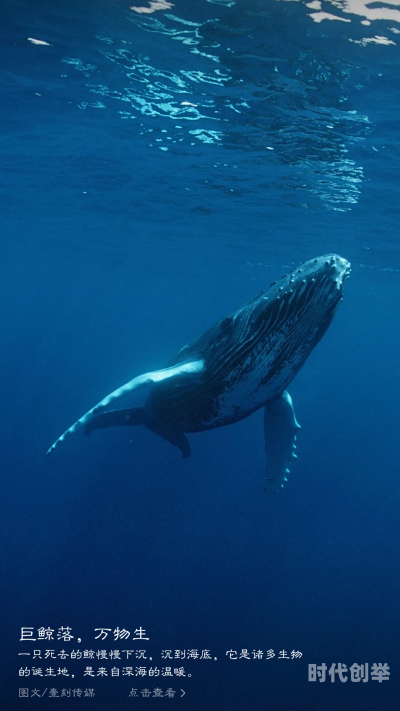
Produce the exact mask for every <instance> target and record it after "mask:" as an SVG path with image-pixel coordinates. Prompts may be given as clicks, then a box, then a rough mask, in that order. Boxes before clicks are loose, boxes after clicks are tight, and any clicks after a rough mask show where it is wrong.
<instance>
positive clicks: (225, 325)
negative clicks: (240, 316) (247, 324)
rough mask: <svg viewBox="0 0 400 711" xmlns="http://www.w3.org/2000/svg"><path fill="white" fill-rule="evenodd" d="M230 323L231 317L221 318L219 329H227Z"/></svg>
mask: <svg viewBox="0 0 400 711" xmlns="http://www.w3.org/2000/svg"><path fill="white" fill-rule="evenodd" d="M231 323H232V316H227V317H226V318H223V319H222V321H221V328H223V329H225V328H228V326H230V325H231Z"/></svg>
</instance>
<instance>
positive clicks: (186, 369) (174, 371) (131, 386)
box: [47, 360, 205, 454]
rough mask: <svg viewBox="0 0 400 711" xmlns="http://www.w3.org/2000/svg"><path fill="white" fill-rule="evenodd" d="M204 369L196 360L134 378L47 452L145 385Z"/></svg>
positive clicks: (87, 413) (101, 403)
mask: <svg viewBox="0 0 400 711" xmlns="http://www.w3.org/2000/svg"><path fill="white" fill-rule="evenodd" d="M204 369H205V362H204V360H196V361H193V362H191V363H180V364H179V365H173V366H171V367H170V368H163V369H162V370H154V371H152V372H150V373H143V375H138V376H137V377H136V378H133V380H130V381H129V383H126V384H125V385H122V386H121V387H120V388H117V390H114V392H112V393H110V395H107V397H105V398H104V399H103V400H101V401H100V402H99V403H98V404H97V405H95V406H94V407H92V409H91V410H89V411H88V412H86V414H85V415H83V417H81V418H80V419H79V420H77V421H76V422H75V423H74V424H73V425H72V426H71V427H69V428H68V429H67V430H66V431H65V432H64V434H62V435H61V437H59V438H58V439H57V440H56V441H55V442H54V444H52V445H51V447H50V449H49V450H48V451H47V454H50V453H51V452H52V451H53V449H55V448H56V447H57V446H58V445H59V444H60V442H63V441H64V439H65V438H66V437H67V436H68V435H70V434H73V432H76V430H77V429H79V428H80V427H82V426H83V425H86V423H87V422H88V421H89V419H90V417H91V416H92V415H94V414H96V413H97V412H98V411H99V410H100V409H101V408H103V407H107V405H110V403H114V401H115V400H118V399H119V398H121V397H123V396H124V395H127V394H128V393H130V392H132V391H133V390H137V389H138V388H141V387H143V386H145V385H151V384H152V383H160V382H161V381H163V380H167V379H168V378H175V377H177V376H179V375H182V374H183V373H201V372H202V371H203V370H204Z"/></svg>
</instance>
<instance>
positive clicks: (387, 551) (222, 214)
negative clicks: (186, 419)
mask: <svg viewBox="0 0 400 711" xmlns="http://www.w3.org/2000/svg"><path fill="white" fill-rule="evenodd" d="M138 4H139V5H140V4H141V3H138ZM143 4H144V5H145V4H146V3H143ZM326 9H327V10H328V11H332V12H333V11H334V12H335V13H336V14H340V13H339V10H338V9H337V8H336V9H335V8H332V6H329V7H327V8H326ZM2 12H3V19H2V27H1V40H2V41H1V63H2V67H3V68H4V72H3V75H2V88H1V94H2V98H1V111H2V139H1V141H2V167H1V174H0V180H1V209H2V232H1V241H0V250H1V261H0V264H1V280H0V288H1V303H2V305H3V308H2V309H1V334H2V338H1V377H2V382H1V394H2V410H1V412H2V440H3V444H2V480H3V493H2V509H3V511H2V534H3V535H2V542H3V555H2V584H3V585H2V587H3V603H2V610H3V612H4V613H5V614H4V622H3V625H2V648H3V652H4V659H3V662H2V666H3V670H4V677H3V681H2V708H4V709H7V711H8V709H10V710H11V709H14V708H15V709H17V708H18V709H19V708H20V707H22V706H23V705H25V706H28V705H29V707H31V706H32V705H34V704H37V705H38V706H39V705H40V706H41V707H42V706H44V707H46V708H47V707H48V706H50V705H51V704H54V705H60V704H65V706H67V705H68V707H69V706H74V708H75V706H78V705H79V704H82V706H83V705H84V706H85V708H86V705H88V706H90V707H94V708H96V709H99V711H103V709H109V708H114V707H115V708H121V709H125V708H132V707H134V706H135V705H140V706H142V705H143V706H146V707H147V705H152V706H153V705H155V704H159V705H160V706H162V705H164V704H174V705H177V706H180V705H184V707H185V708H187V709H190V710H192V709H193V711H197V709H203V708H204V707H205V706H206V707H208V708H210V709H217V708H218V709H219V708H228V709H231V710H232V711H242V709H252V710H253V709H254V711H258V710H261V709H267V708H270V709H273V710H274V711H292V709H300V710H301V711H303V709H304V710H306V709H307V711H308V710H310V709H312V710H314V709H316V710H319V709H321V710H324V711H331V709H332V711H333V710H334V711H337V710H338V709H340V710H342V709H343V711H352V710H353V709H362V710H365V711H376V709H380V710H382V711H392V710H393V711H394V710H395V709H397V708H398V633H397V630H398V599H399V567H398V566H399V557H398V552H399V551H398V548H399V546H398V540H399V526H398V520H399V514H398V511H399V471H400V456H399V443H398V442H399V438H398V432H399V424H400V417H399V407H398V402H399V396H400V392H399V390H400V379H399V359H398V352H399V346H400V332H399V317H398V314H399V307H400V294H399V276H400V260H399V248H398V224H399V211H398V204H399V195H398V158H399V148H398V142H399V124H398V119H399V111H398V109H399V98H398V84H397V83H396V82H397V78H398V62H399V51H398V46H397V45H393V44H392V45H380V44H374V43H369V44H367V45H362V44H357V43H355V42H354V41H350V40H358V41H359V40H361V39H362V38H363V37H374V36H375V35H378V36H381V35H385V36H387V37H390V39H391V40H392V41H396V37H397V35H396V34H393V32H392V31H391V30H390V31H389V30H388V25H390V26H391V27H393V26H394V25H393V22H391V23H384V22H376V23H373V26H371V27H365V26H362V25H361V24H360V18H357V17H355V16H349V15H347V16H345V17H346V18H350V17H351V20H352V21H351V23H343V22H328V21H325V22H322V23H321V24H316V23H314V22H313V21H312V19H311V18H310V17H309V16H308V13H309V10H308V8H307V7H306V6H305V5H304V4H302V3H283V2H282V3H278V2H272V0H265V2H256V1H254V2H253V0H250V1H249V2H246V3H244V2H239V3H237V4H236V5H234V4H233V3H231V4H229V3H225V4H224V3H222V2H220V3H216V2H215V3H211V2H208V3H207V2H206V1H205V0H201V2H200V0H199V1H198V2H194V1H193V2H188V0H185V2H180V1H179V0H177V2H176V4H175V7H173V8H171V9H170V10H167V11H158V12H156V13H154V14H153V15H143V14H141V15H139V14H137V13H133V12H132V11H130V10H129V3H128V2H126V3H125V2H122V0H116V1H112V0H91V1H85V2H80V3H78V2H74V1H73V0H66V1H65V2H60V1H55V2H50V1H47V0H40V2H38V3H31V2H29V1H28V0H20V1H19V2H18V1H17V0H6V1H5V2H4V1H3V10H2ZM343 16H344V15H343ZM179 20H184V21H185V23H186V24H184V23H183V22H180V21H179ZM188 22H189V23H197V24H196V25H194V24H187V23H188ZM394 24H395V25H396V23H394ZM396 26H397V25H396ZM178 30H179V31H178ZM182 32H188V33H189V34H182ZM391 32H392V33H391ZM27 37H34V38H36V39H41V40H44V41H47V42H49V43H50V46H35V45H33V44H31V43H30V42H29V41H27ZM188 42H189V43H188ZM182 101H188V102H190V103H191V104H197V106H196V107H194V106H192V107H187V106H186V108H184V106H182V104H181V102H182ZM98 102H100V104H101V105H100V106H99V104H98ZM121 111H122V112H125V113H119V112H121ZM193 131H198V133H193ZM213 132H214V133H213ZM215 132H218V133H215ZM168 138H169V139H170V141H168ZM159 139H161V140H159ZM181 139H182V140H181ZM160 147H163V148H168V149H169V150H168V151H161V150H160V149H159V148H160ZM267 147H268V148H267ZM270 148H272V149H273V150H269V149H270ZM325 252H338V253H340V254H341V255H342V256H344V257H346V258H347V259H349V260H350V261H351V262H352V266H353V271H352V276H351V279H350V280H349V282H347V283H346V288H345V301H344V303H343V306H342V307H341V309H340V310H339V312H338V314H337V316H336V318H335V321H334V323H333V324H332V326H331V328H330V330H329V332H328V333H327V335H326V336H325V337H324V339H323V341H322V342H321V343H320V345H319V346H318V348H317V349H316V351H315V352H314V353H313V354H312V355H311V357H310V358H309V360H308V362H307V364H306V365H305V367H304V369H303V370H302V371H301V373H299V375H298V376H297V377H296V379H295V381H294V382H293V384H292V386H291V388H290V392H291V394H292V397H293V400H294V404H295V408H296V414H297V417H298V420H299V421H300V423H301V425H302V428H303V429H302V431H301V433H300V435H299V437H298V455H299V457H298V461H297V462H296V464H295V465H294V466H293V471H292V473H291V475H290V479H289V482H288V485H287V487H286V488H285V490H284V492H282V495H279V496H276V497H270V498H268V497H266V496H265V495H264V494H263V492H262V484H263V477H264V472H265V461H264V450H263V437H262V414H261V413H256V414H255V415H254V416H252V417H251V418H249V419H247V420H246V421H244V422H241V423H239V424H236V425H235V426H232V427H229V428H225V429H224V428H221V429H220V430H215V431H212V432H208V433H202V434H197V435H193V436H191V437H190V440H191V444H192V456H191V458H190V459H188V460H182V459H180V457H179V454H178V453H177V451H176V450H174V449H173V448H172V447H170V446H169V445H168V444H167V443H166V442H165V441H163V440H161V439H159V438H157V437H155V435H153V434H152V433H151V432H149V431H147V430H145V429H143V428H137V429H136V428H135V429H133V430H132V431H130V432H126V431H120V430H114V431H113V430H109V431H104V432H100V433H97V432H96V433H95V434H94V435H93V436H92V437H91V438H90V439H86V438H84V437H83V436H82V434H81V433H78V434H77V435H76V436H75V437H73V438H71V439H70V440H69V441H68V442H67V443H66V444H65V445H63V446H62V447H60V449H59V450H57V451H56V452H55V453H54V454H53V455H52V456H51V457H48V458H46V457H45V456H44V455H45V452H46V450H47V448H48V447H49V446H50V444H51V443H52V442H53V441H54V440H55V439H56V437H57V436H59V435H60V434H61V433H62V431H64V430H65V429H66V427H68V426H69V425H70V424H72V422H73V421H75V420H76V419H77V417H79V416H80V415H82V414H83V413H84V412H86V411H87V410H88V409H89V407H91V406H93V405H94V404H95V403H96V402H98V401H99V399H101V398H102V397H103V396H104V395H106V394H107V393H109V392H110V391H111V390H113V389H114V388H115V387H117V386H119V385H121V384H122V383H124V382H126V381H127V380H129V379H131V378H132V377H133V376H134V375H136V374H139V373H141V372H144V371H147V370H152V369H157V368H161V367H164V366H165V363H166V361H168V359H169V357H170V356H171V355H172V354H173V353H174V352H175V351H176V350H178V349H179V348H180V347H181V346H182V345H184V344H185V343H186V342H188V341H189V340H191V339H192V338H193V337H196V336H197V335H198V334H199V333H201V332H202V331H203V330H204V329H206V328H207V327H209V326H210V325H212V323H213V322H215V321H216V320H217V319H218V318H220V317H221V316H223V315H224V314H226V313H229V312H230V311H232V310H234V309H236V308H237V307H238V306H240V305H241V304H242V303H243V302H245V301H247V300H248V299H250V298H251V297H253V296H255V295H256V294H257V293H258V292H259V291H260V289H261V288H265V287H266V286H267V285H268V284H269V283H270V281H271V280H273V279H275V278H277V277H279V276H280V275H281V274H282V273H283V272H285V271H286V270H287V268H288V267H292V266H295V265H296V264H297V263H298V262H300V261H302V260H304V259H309V258H312V257H314V256H317V255H319V254H324V253H325ZM138 399H139V400H140V398H138ZM67 625H68V626H71V627H72V628H73V632H72V633H73V634H75V635H76V636H80V637H82V639H83V643H82V645H77V644H74V643H73V642H71V643H68V644H67V645H61V646H64V648H66V649H67V650H69V651H70V649H71V648H75V649H76V648H77V647H78V646H79V647H80V648H81V649H84V648H85V649H86V648H89V649H90V648H92V649H107V650H109V649H118V648H121V649H125V648H126V647H127V645H126V643H118V642H108V641H107V642H106V643H101V644H98V643H97V642H94V633H93V629H94V628H96V627H101V626H104V627H111V628H113V629H114V628H116V627H117V626H119V627H120V628H122V627H126V628H127V629H129V630H131V631H134V629H135V628H137V627H139V626H142V627H143V628H145V629H146V630H147V633H148V635H147V636H149V637H150V642H149V643H148V646H147V647H146V649H147V650H148V654H151V655H152V656H153V664H154V665H157V666H158V667H161V666H163V665H164V664H165V663H164V662H162V661H161V659H160V651H161V649H173V650H175V649H182V650H183V649H193V648H195V649H199V650H200V651H201V650H202V649H210V650H211V654H212V656H213V657H214V656H216V657H217V658H218V659H217V661H199V660H197V661H192V662H190V663H189V662H187V663H186V662H185V661H183V662H179V664H177V665H178V666H181V665H183V666H185V669H186V671H187V672H189V673H192V677H191V678H190V679H189V678H187V679H186V680H183V681H181V680H179V679H178V680H176V681H175V679H172V680H171V683H170V684H167V683H164V679H162V678H161V677H159V678H157V679H154V680H152V679H149V678H145V679H144V680H141V679H137V678H136V679H133V680H130V679H128V678H126V677H120V678H119V679H99V678H97V679H94V680H93V682H92V683H89V682H87V680H86V678H82V677H81V676H78V674H81V673H82V669H83V666H84V662H83V660H82V661H81V662H80V664H76V666H75V670H76V677H75V680H74V682H72V681H69V680H68V679H62V678H61V677H58V679H56V680H55V683H54V684H53V686H55V687H57V688H59V689H61V688H64V687H66V688H69V687H74V686H75V687H77V686H80V687H83V688H85V687H87V686H92V687H94V688H95V689H96V697H95V699H94V700H92V699H82V700H78V699H74V700H73V699H68V700H64V701H60V700H59V701H55V700H51V701H50V700H49V701H47V698H45V699H42V700H41V701H39V700H38V699H32V700H27V699H21V700H19V699H18V687H19V686H28V687H30V688H39V689H44V688H45V687H46V686H49V684H48V681H47V680H46V679H41V678H40V677H29V678H23V679H21V678H19V677H18V669H19V668H20V667H21V666H26V665H27V666H28V667H30V666H32V662H31V661H30V659H29V658H28V657H17V656H16V655H17V652H20V651H25V647H27V648H30V647H29V645H30V643H25V646H24V645H23V644H19V643H18V640H19V633H20V628H21V627H22V626H33V627H34V628H35V629H37V628H38V627H41V626H45V627H47V626H50V627H53V628H55V629H58V627H61V626H67ZM68 645H69V646H68ZM31 646H33V644H32V645H31ZM34 646H35V648H39V649H40V648H42V649H43V648H44V647H46V648H53V647H52V646H51V645H49V644H48V645H44V644H42V643H41V644H39V643H37V644H36V643H35V645H34ZM128 647H129V645H128ZM141 648H142V645H141ZM243 648H245V649H249V650H250V651H252V650H253V649H262V650H264V651H265V650H268V649H274V650H275V653H276V655H277V656H278V652H279V651H280V650H282V649H285V650H286V651H288V652H289V653H290V652H291V651H292V650H299V651H301V652H302V654H303V656H302V658H301V659H296V660H290V661H285V660H279V659H277V658H275V659H273V660H270V661H268V662H267V661H266V660H265V659H263V660H251V661H246V660H238V661H229V660H228V659H227V657H226V651H227V650H229V649H237V650H239V651H240V650H241V649H243ZM56 649H57V650H59V649H60V645H56ZM21 660H23V661H22V662H21ZM26 660H28V662H26ZM67 661H68V660H67ZM131 661H132V660H131ZM322 662H325V663H327V664H328V666H330V664H332V663H333V662H335V663H338V662H341V663H344V664H347V665H348V666H350V665H351V664H352V663H354V662H356V663H359V664H361V663H366V662H368V663H369V664H372V663H374V662H382V663H385V662H387V663H389V664H390V668H391V678H390V681H388V682H383V683H382V684H379V683H377V682H376V681H371V680H370V681H369V682H368V683H367V684H363V683H361V684H353V683H351V682H347V683H346V684H344V683H341V682H340V681H338V680H337V681H336V683H335V684H331V682H330V681H327V682H326V683H325V684H320V683H316V684H312V683H310V682H308V681H307V664H308V663H317V664H321V663H322ZM120 664H121V666H125V664H126V662H125V664H124V663H123V662H121V663H120ZM37 665H38V664H37ZM133 665H134V666H135V662H133ZM43 666H47V665H46V664H45V663H43ZM62 666H67V667H68V666H69V667H71V664H69V665H68V663H67V662H65V663H63V665H62ZM98 666H100V663H97V660H95V662H94V667H95V669H97V667H98ZM104 666H106V667H107V668H111V666H112V663H111V662H110V661H108V662H107V663H104ZM173 666H175V663H174V664H173ZM168 681H169V680H168V679H167V682H168ZM168 685H170V686H172V687H173V688H175V689H179V688H183V689H184V690H185V692H186V695H185V697H184V698H183V699H179V698H175V699H174V700H173V701H172V700H171V701H167V700H157V701H153V700H150V699H137V700H133V699H129V698H128V693H129V690H130V689H131V688H132V687H134V688H138V689H139V690H140V689H141V688H144V687H145V686H148V687H149V688H151V689H153V688H154V687H155V686H160V687H162V688H163V689H165V688H167V686H168ZM3 704H4V705H3Z"/></svg>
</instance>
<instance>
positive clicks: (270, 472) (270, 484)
mask: <svg viewBox="0 0 400 711" xmlns="http://www.w3.org/2000/svg"><path fill="white" fill-rule="evenodd" d="M299 429H300V425H299V423H298V422H297V420H296V415H295V414H294V409H293V403H292V398H291V397H290V395H289V393H288V392H286V390H285V392H284V393H283V395H282V396H281V397H280V398H279V399H278V400H271V401H270V402H267V403H266V405H265V410H264V435H265V452H266V455H267V476H266V484H265V487H264V490H265V491H267V492H268V491H270V492H273V491H279V489H282V488H283V486H284V485H285V483H286V481H287V474H288V473H289V466H290V464H291V463H292V461H293V459H296V454H295V452H294V450H295V449H296V444H295V440H296V434H297V432H298V430H299Z"/></svg>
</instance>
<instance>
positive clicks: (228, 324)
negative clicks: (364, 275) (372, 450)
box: [48, 254, 350, 492]
mask: <svg viewBox="0 0 400 711" xmlns="http://www.w3.org/2000/svg"><path fill="white" fill-rule="evenodd" d="M349 274H350V264H349V262H348V261H347V260H346V259H343V258H342V257H340V256H339V255H336V254H328V255H324V256H322V257H317V258H316V259H312V260H310V261H308V262H303V263H302V264H301V265H300V266H299V267H297V268H296V269H293V270H292V271H291V272H290V273H289V274H284V275H283V276H282V277H281V279H280V280H279V281H277V282H273V283H272V284H271V285H270V287H269V289H268V290H266V291H264V292H262V293H261V294H260V295H259V296H257V297H256V298H255V299H252V300H251V301H249V302H248V303H246V304H245V305H244V306H242V307H241V308H240V309H238V310H237V311H235V312H234V313H232V314H230V315H229V316H226V317H225V318H222V319H220V320H219V321H218V322H217V323H216V324H215V325H214V326H212V328H210V329H209V330H208V331H206V332H205V333H203V334H202V335H201V336H199V337H198V338H196V339H195V340H194V341H192V342H191V343H189V344H188V345H186V346H184V347H183V348H182V349H181V350H180V351H179V352H178V353H177V354H176V355H175V356H174V357H173V358H172V359H171V360H170V362H169V363H168V364H167V366H166V367H165V368H163V369H161V370H155V371H152V372H149V373H144V374H143V375H139V376H137V377H135V378H133V380H130V381H129V382H128V383H126V384H125V385H122V386H121V387H120V388H118V389H117V390H114V392H112V393H111V394H110V395H107V397H105V398H104V399H103V400H101V401H100V402H99V403H98V404H97V405H96V406H95V407H93V408H92V409H91V410H89V411H88V412H87V413H86V414H85V415H83V417H81V418H80V419H79V420H77V422H75V424H73V425H72V427H70V428H69V429H68V430H67V431H66V432H64V434H63V435H61V437H59V439H58V440H57V441H56V442H55V443H54V444H53V445H52V446H51V447H50V449H49V450H48V454H49V453H50V452H52V451H53V450H54V449H55V447H57V446H58V445H59V444H60V442H62V441H63V440H64V439H65V438H66V437H67V436H68V435H70V434H71V433H73V432H75V431H76V430H77V429H78V428H79V427H82V426H84V431H85V434H86V435H90V433H91V432H92V431H93V430H96V429H101V428H105V427H118V426H124V427H131V426H134V425H143V426H144V427H147V428H148V429H150V430H152V431H153V432H155V433H156V434H158V435H160V436H161V437H163V438H164V439H165V440H167V441H168V442H170V443H171V444H172V445H173V446H175V447H177V448H178V449H179V450H180V451H181V453H182V456H183V457H188V456H189V455H190V445H189V441H188V439H187V437H186V435H187V434H190V433H193V432H202V431H204V430H210V429H213V428H215V427H222V426H224V425H230V424H233V423H234V422H238V421H239V420H242V419H244V418H245V417H248V416H249V415H251V414H252V413H253V412H255V411H256V410H259V409H260V408H262V407H263V408H264V438H265V452H266V457H267V476H266V478H265V486H264V490H265V491H268V492H269V491H271V492H273V491H279V490H280V489H282V488H283V487H284V485H285V482H286V481H287V474H288V473H289V466H290V464H291V463H292V460H293V459H294V458H296V454H295V452H294V450H295V449H296V443H295V442H296V435H297V432H298V430H299V429H300V425H299V424H298V422H297V420H296V416H295V413H294V409H293V403H292V399H291V397H290V395H289V393H288V392H287V387H288V386H289V385H290V383H291V382H292V380H293V378H294V377H295V375H296V373H298V371H299V370H300V368H301V367H302V365H303V364H304V363H305V361H306V360H307V358H308V356H309V355H310V353H311V351H312V350H313V348H314V347H315V346H316V345H317V343H318V342H319V341H320V339H321V338H322V336H323V335H324V333H325V332H326V330H327V328H328V327H329V325H330V323H331V321H332V319H333V316H334V314H335V312H336V309H337V307H338V305H339V304H340V302H341V301H342V300H343V295H342V294H343V285H344V282H345V280H346V279H347V278H348V276H349ZM146 386H147V387H149V388H150V390H149V393H148V396H147V400H146V402H145V404H144V406H143V407H131V408H128V409H122V410H115V409H112V410H108V409H106V408H107V407H108V406H109V405H111V404H113V403H114V402H115V401H116V400H118V399H119V398H121V397H123V396H124V395H126V394H128V393H130V392H132V391H134V390H137V389H138V388H142V387H146Z"/></svg>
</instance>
